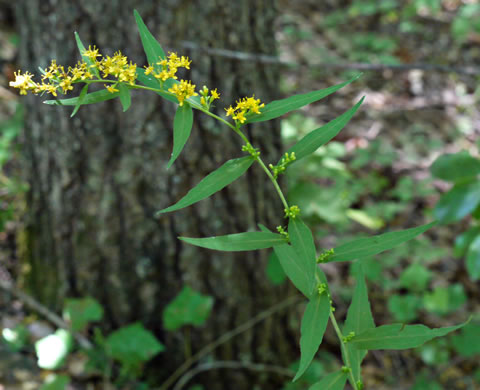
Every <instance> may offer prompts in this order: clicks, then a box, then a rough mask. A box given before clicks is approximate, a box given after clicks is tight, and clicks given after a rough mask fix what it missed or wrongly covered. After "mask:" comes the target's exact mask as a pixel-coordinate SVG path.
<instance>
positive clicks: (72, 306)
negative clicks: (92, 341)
mask: <svg viewBox="0 0 480 390" xmlns="http://www.w3.org/2000/svg"><path fill="white" fill-rule="evenodd" d="M63 318H65V320H66V321H67V322H69V323H70V326H71V327H72V330H73V331H74V332H78V331H82V330H84V329H85V327H86V326H87V325H88V324H89V323H90V322H92V321H100V320H101V319H102V318H103V308H102V306H101V305H100V304H99V303H98V301H97V300H95V299H93V298H90V297H86V298H69V299H67V300H66V301H65V307H64V309H63Z"/></svg>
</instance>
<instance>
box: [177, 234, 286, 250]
mask: <svg viewBox="0 0 480 390" xmlns="http://www.w3.org/2000/svg"><path fill="white" fill-rule="evenodd" d="M178 238H179V239H180V240H182V241H185V242H186V243H188V244H191V245H195V246H200V247H202V248H208V249H214V250H217V251H226V252H236V251H252V250H257V249H266V248H271V247H273V246H275V245H279V244H282V243H284V242H285V238H284V237H283V236H282V235H280V234H277V233H266V232H246V233H237V234H229V235H226V236H216V237H207V238H191V237H178Z"/></svg>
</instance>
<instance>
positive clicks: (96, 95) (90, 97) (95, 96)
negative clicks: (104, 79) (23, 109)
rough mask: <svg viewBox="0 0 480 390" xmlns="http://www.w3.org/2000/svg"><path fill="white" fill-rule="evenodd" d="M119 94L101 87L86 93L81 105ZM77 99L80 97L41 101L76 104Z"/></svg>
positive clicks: (111, 97)
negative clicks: (98, 89)
mask: <svg viewBox="0 0 480 390" xmlns="http://www.w3.org/2000/svg"><path fill="white" fill-rule="evenodd" d="M119 96H120V92H114V93H111V92H108V91H107V90H106V89H102V90H100V91H95V92H92V93H87V94H86V95H85V96H84V98H83V101H82V105H83V104H93V103H98V102H103V101H105V100H111V99H115V98H117V97H119ZM79 99H80V97H74V98H70V99H56V100H45V101H44V102H43V103H45V104H49V105H54V106H76V105H77V104H78V101H79Z"/></svg>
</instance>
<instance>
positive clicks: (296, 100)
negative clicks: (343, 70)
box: [246, 75, 360, 123]
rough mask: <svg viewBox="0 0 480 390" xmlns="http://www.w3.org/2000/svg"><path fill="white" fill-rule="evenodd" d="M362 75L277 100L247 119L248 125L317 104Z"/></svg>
mask: <svg viewBox="0 0 480 390" xmlns="http://www.w3.org/2000/svg"><path fill="white" fill-rule="evenodd" d="M359 77H360V75H357V76H355V77H353V78H351V79H350V80H348V81H345V82H344V83H341V84H337V85H334V86H333V87H329V88H325V89H321V90H319V91H314V92H309V93H305V94H302V95H295V96H290V97H288V98H286V99H282V100H275V101H273V102H271V103H268V104H267V105H266V106H265V107H264V108H262V109H260V111H261V113H260V114H254V115H252V116H250V117H249V118H247V122H246V123H253V122H264V121H268V120H270V119H274V118H278V117H279V116H282V115H284V114H286V113H288V112H290V111H294V110H297V109H299V108H301V107H303V106H306V105H307V104H310V103H313V102H316V101H318V100H320V99H323V98H324V97H327V96H328V95H331V94H332V93H334V92H336V91H338V90H339V89H340V88H343V87H344V86H346V85H348V84H350V83H351V82H353V81H355V80H356V79H358V78H359Z"/></svg>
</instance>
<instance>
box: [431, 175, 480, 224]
mask: <svg viewBox="0 0 480 390" xmlns="http://www.w3.org/2000/svg"><path fill="white" fill-rule="evenodd" d="M479 204H480V181H478V180H470V181H468V182H461V183H458V184H456V185H455V186H454V187H453V188H452V189H451V190H450V191H448V192H446V193H445V194H443V195H442V196H441V198H440V200H439V201H438V203H437V205H436V206H435V209H434V210H433V214H434V215H435V217H436V218H438V219H439V220H440V222H442V223H449V222H454V221H460V220H461V219H462V218H464V217H465V216H467V215H468V214H470V213H471V212H473V211H474V210H475V209H476V208H477V206H478V205H479Z"/></svg>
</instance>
